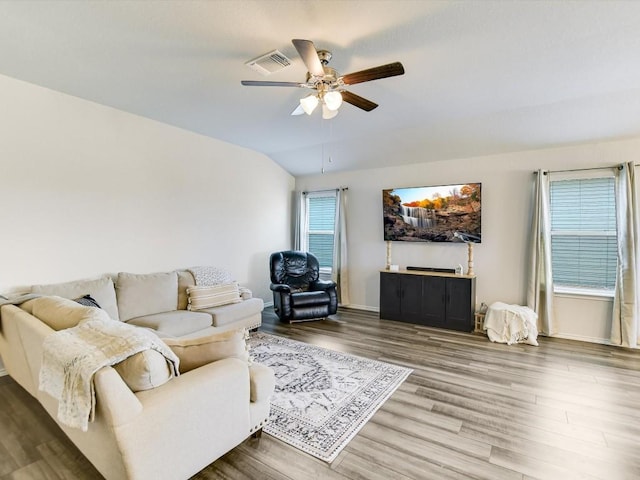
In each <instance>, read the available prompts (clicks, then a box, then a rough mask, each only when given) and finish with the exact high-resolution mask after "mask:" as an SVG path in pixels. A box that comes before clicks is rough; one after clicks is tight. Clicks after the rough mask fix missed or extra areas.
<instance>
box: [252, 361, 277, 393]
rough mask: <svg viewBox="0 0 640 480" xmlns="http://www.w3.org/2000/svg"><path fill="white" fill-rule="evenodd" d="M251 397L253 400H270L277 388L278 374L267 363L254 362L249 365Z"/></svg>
mask: <svg viewBox="0 0 640 480" xmlns="http://www.w3.org/2000/svg"><path fill="white" fill-rule="evenodd" d="M249 384H250V386H251V393H250V398H251V401H252V402H261V401H263V400H268V399H269V397H271V395H272V394H273V392H274V390H275V388H276V376H275V373H274V372H273V370H272V369H271V368H269V367H267V366H266V365H262V364H260V363H254V364H253V365H251V366H250V367H249Z"/></svg>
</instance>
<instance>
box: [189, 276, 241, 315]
mask: <svg viewBox="0 0 640 480" xmlns="http://www.w3.org/2000/svg"><path fill="white" fill-rule="evenodd" d="M187 294H188V295H189V304H188V306H187V308H188V309H189V310H202V309H203V308H211V307H219V306H220V305H227V304H229V303H238V302H241V301H242V298H241V297H240V291H239V289H238V284H237V283H235V282H233V283H223V284H221V285H212V286H207V287H198V286H193V287H189V288H188V289H187Z"/></svg>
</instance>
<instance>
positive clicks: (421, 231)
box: [382, 183, 482, 243]
mask: <svg viewBox="0 0 640 480" xmlns="http://www.w3.org/2000/svg"><path fill="white" fill-rule="evenodd" d="M480 186H481V184H480V183H465V184H461V185H440V186H432V187H411V188H391V189H387V190H383V191H382V214H383V217H384V239H385V241H388V240H392V241H407V242H474V243H480V241H481V238H482V234H481V229H480V219H481V210H482V209H481V200H482V197H481V188H480Z"/></svg>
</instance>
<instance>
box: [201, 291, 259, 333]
mask: <svg viewBox="0 0 640 480" xmlns="http://www.w3.org/2000/svg"><path fill="white" fill-rule="evenodd" d="M263 308H264V302H263V301H262V299H261V298H250V299H249V300H243V301H242V302H240V303H234V304H231V305H222V306H220V307H213V308H205V309H203V310H199V311H200V312H206V313H208V314H210V315H211V316H212V317H213V326H214V327H223V326H225V325H229V324H230V323H233V322H235V321H237V320H240V319H243V318H247V317H249V316H251V315H255V314H260V312H262V309H263Z"/></svg>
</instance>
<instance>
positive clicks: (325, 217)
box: [306, 191, 336, 273]
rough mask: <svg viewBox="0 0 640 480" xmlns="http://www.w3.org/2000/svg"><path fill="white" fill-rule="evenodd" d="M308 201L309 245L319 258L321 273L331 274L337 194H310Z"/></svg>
mask: <svg viewBox="0 0 640 480" xmlns="http://www.w3.org/2000/svg"><path fill="white" fill-rule="evenodd" d="M306 201H307V215H308V228H307V239H306V240H307V245H308V250H309V252H311V253H313V254H314V255H315V256H316V257H318V262H319V263H320V271H321V272H323V273H331V267H332V265H333V238H334V233H335V231H334V229H335V218H336V192H335V191H330V192H310V193H308V194H307V197H306Z"/></svg>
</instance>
